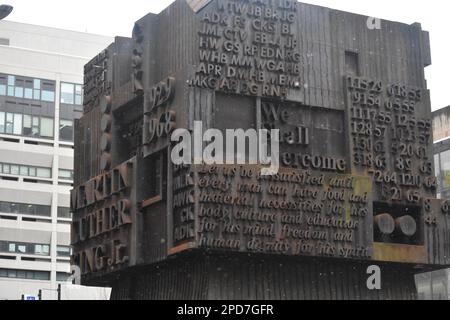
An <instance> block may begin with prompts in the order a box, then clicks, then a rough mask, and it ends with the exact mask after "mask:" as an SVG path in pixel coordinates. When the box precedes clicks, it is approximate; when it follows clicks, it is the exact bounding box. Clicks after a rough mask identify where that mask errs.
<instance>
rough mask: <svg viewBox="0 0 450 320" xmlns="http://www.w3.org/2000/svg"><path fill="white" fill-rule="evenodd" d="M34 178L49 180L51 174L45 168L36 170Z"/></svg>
mask: <svg viewBox="0 0 450 320" xmlns="http://www.w3.org/2000/svg"><path fill="white" fill-rule="evenodd" d="M36 176H37V177H39V178H45V179H50V178H51V177H52V172H51V170H50V169H47V168H37V169H36Z"/></svg>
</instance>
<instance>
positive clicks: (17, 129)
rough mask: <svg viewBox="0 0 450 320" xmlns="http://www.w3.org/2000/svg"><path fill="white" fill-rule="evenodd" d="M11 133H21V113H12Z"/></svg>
mask: <svg viewBox="0 0 450 320" xmlns="http://www.w3.org/2000/svg"><path fill="white" fill-rule="evenodd" d="M13 134H15V135H19V136H20V135H21V134H22V115H21V114H18V113H14V124H13Z"/></svg>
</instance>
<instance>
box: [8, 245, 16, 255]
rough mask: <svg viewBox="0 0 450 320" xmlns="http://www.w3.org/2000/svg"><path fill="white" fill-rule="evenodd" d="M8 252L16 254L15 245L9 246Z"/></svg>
mask: <svg viewBox="0 0 450 320" xmlns="http://www.w3.org/2000/svg"><path fill="white" fill-rule="evenodd" d="M8 252H11V253H16V244H15V243H10V244H9V248H8Z"/></svg>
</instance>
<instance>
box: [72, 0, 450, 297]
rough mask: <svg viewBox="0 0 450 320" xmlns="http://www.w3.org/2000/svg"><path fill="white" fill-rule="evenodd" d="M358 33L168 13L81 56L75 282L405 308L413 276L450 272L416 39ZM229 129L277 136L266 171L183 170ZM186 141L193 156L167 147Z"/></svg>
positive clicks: (299, 8)
mask: <svg viewBox="0 0 450 320" xmlns="http://www.w3.org/2000/svg"><path fill="white" fill-rule="evenodd" d="M370 20H371V19H370V17H365V16H361V15H356V14H352V13H348V12H342V11H337V10H333V9H329V8H324V7H319V6H314V5H309V4H303V3H299V2H297V1H293V0H272V1H269V0H267V1H245V0H200V1H197V0H177V1H175V2H174V3H173V4H172V5H170V6H169V7H168V8H166V9H165V10H164V11H162V12H161V13H160V14H158V15H155V14H148V15H147V16H145V17H143V18H142V19H140V20H139V21H137V22H136V24H135V26H134V29H133V36H132V38H130V39H129V38H116V40H115V42H114V43H113V44H111V45H110V46H108V47H107V49H106V50H104V51H102V52H101V53H100V54H99V55H98V56H97V57H95V58H94V59H93V60H91V61H90V62H89V63H88V64H87V65H86V67H85V99H84V113H83V116H82V118H81V119H80V121H79V122H77V126H76V130H75V132H76V133H75V141H76V142H75V154H76V161H75V164H76V165H75V181H74V184H75V187H74V189H73V190H72V193H71V208H72V211H73V213H74V218H73V223H72V243H73V246H74V254H73V262H74V264H76V265H78V266H79V267H80V270H81V272H82V275H83V277H82V279H83V283H84V284H89V285H108V286H112V287H113V293H112V296H113V298H116V299H130V298H131V299H201V298H203V299H231V300H233V299H260V300H262V299H416V298H417V291H416V284H415V277H414V276H415V274H417V273H424V272H427V271H429V270H435V269H440V268H444V267H446V266H448V265H450V259H449V257H450V246H449V244H448V242H446V240H445V239H447V238H448V234H449V231H450V230H449V229H448V226H449V225H450V215H449V212H450V209H449V206H448V205H447V203H446V202H443V201H440V200H438V199H436V190H437V180H436V177H435V176H434V169H433V141H432V129H433V128H432V119H431V102H430V96H429V90H428V88H427V84H426V79H425V75H424V68H425V67H427V66H429V65H430V64H431V53H430V46H429V35H428V32H426V31H424V30H422V28H421V25H420V24H418V23H415V24H412V25H406V24H402V23H397V22H393V21H385V20H381V21H380V25H381V27H380V28H374V27H373V26H371V25H370V23H369V22H370ZM96 66H103V67H102V68H98V67H96ZM99 124H101V125H100V126H99ZM175 129H184V130H181V131H179V130H176V131H175ZM209 129H212V130H209ZM239 129H242V130H244V131H245V130H249V133H248V135H249V136H247V137H244V142H245V139H246V138H248V139H251V137H250V136H251V132H253V131H251V130H250V129H255V130H263V129H266V130H273V129H278V130H279V131H278V134H279V137H278V138H279V139H278V140H277V141H278V142H279V149H280V155H279V159H278V160H279V164H280V169H279V171H278V174H274V175H268V176H267V175H265V174H263V173H262V172H263V171H264V170H263V169H267V168H266V167H265V165H264V163H262V162H259V164H258V165H254V164H252V165H250V164H247V165H241V164H237V163H235V162H234V164H228V165H222V164H220V163H219V164H218V163H214V161H212V162H203V161H199V162H198V160H199V159H203V156H205V155H209V156H210V157H212V158H215V159H214V160H216V161H219V162H220V160H221V159H220V157H221V155H222V157H223V153H222V152H221V151H220V148H223V147H224V146H223V145H222V142H223V138H224V137H222V136H221V135H220V134H221V133H224V132H225V131H228V130H239ZM244 131H240V132H241V138H242V135H243V132H244ZM174 132H177V133H176V135H175V136H172V134H174ZM191 133H192V134H193V136H194V143H193V144H194V146H195V145H196V144H197V147H200V148H195V150H190V144H189V143H188V144H187V145H188V146H187V147H186V149H185V148H180V146H179V144H178V142H181V141H183V142H188V141H190V140H191ZM203 133H205V135H203ZM235 133H236V132H235ZM276 134H277V133H276V132H275V133H273V135H272V137H271V138H272V139H275V135H276ZM238 135H239V134H238ZM227 136H228V135H227ZM232 139H233V136H232ZM256 140H257V138H255V139H254V140H251V141H252V143H251V144H250V146H248V147H249V148H248V149H247V150H246V151H249V150H250V149H252V148H253V147H255V146H257V145H258V142H257V141H256ZM213 141H214V143H213ZM221 141H222V142H221ZM227 142H230V141H227ZM253 142H254V143H253ZM260 142H261V141H260ZM184 146H186V144H185V145H184ZM202 147H204V148H202ZM259 147H261V145H259ZM199 149H201V150H199ZM243 149H244V148H243ZM230 150H231V152H230ZM230 150H229V151H228V152H229V155H231V156H234V154H235V152H233V151H235V149H234V148H232V149H230ZM272 150H273V149H272ZM203 151H204V152H203ZM246 151H242V149H241V150H239V149H238V152H239V153H241V155H242V154H246ZM266 151H267V150H266ZM191 152H192V153H191ZM174 155H175V157H176V158H177V157H178V158H180V157H182V158H183V161H181V162H176V161H174ZM192 156H193V158H195V160H196V161H195V162H193V161H192V160H193V159H192ZM275 157H276V156H275ZM209 160H211V159H209ZM223 160H224V159H223V158H222V161H223ZM272 160H273V161H276V159H275V158H273V157H272ZM266 164H267V163H266ZM373 265H377V266H379V267H380V268H381V270H382V275H383V286H382V288H381V290H371V288H369V286H368V285H367V278H368V276H367V272H368V269H369V267H370V266H373Z"/></svg>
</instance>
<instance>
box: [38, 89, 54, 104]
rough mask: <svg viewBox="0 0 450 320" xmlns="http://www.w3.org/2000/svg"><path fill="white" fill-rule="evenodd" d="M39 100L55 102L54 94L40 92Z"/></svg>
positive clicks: (45, 91) (44, 91) (51, 92)
mask: <svg viewBox="0 0 450 320" xmlns="http://www.w3.org/2000/svg"><path fill="white" fill-rule="evenodd" d="M41 100H42V101H46V102H55V93H54V92H53V91H47V90H42V95H41Z"/></svg>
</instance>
